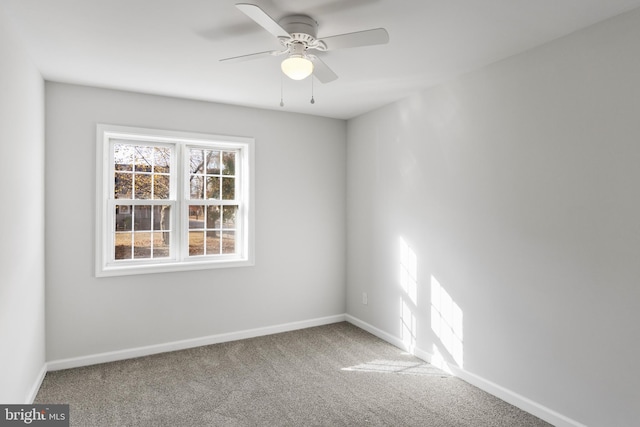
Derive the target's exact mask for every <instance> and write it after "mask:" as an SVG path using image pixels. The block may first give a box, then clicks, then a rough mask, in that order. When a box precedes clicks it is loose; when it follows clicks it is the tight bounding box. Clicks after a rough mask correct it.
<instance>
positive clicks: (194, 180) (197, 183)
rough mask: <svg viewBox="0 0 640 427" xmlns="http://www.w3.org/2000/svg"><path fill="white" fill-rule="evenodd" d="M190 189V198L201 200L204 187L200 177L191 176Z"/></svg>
mask: <svg viewBox="0 0 640 427" xmlns="http://www.w3.org/2000/svg"><path fill="white" fill-rule="evenodd" d="M189 186H190V187H191V191H190V193H191V198H192V199H202V196H203V194H204V188H203V187H204V185H203V180H202V177H201V176H196V175H191V182H190V185H189Z"/></svg>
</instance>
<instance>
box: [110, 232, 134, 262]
mask: <svg viewBox="0 0 640 427" xmlns="http://www.w3.org/2000/svg"><path fill="white" fill-rule="evenodd" d="M131 234H132V233H116V235H115V242H114V245H115V248H114V249H115V259H131V238H132V236H131Z"/></svg>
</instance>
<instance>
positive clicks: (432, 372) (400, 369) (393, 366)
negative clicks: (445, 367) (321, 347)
mask: <svg viewBox="0 0 640 427" xmlns="http://www.w3.org/2000/svg"><path fill="white" fill-rule="evenodd" d="M342 370H343V371H354V372H377V373H381V374H401V375H428V376H437V377H448V376H449V374H447V373H446V372H444V371H442V370H440V369H438V368H436V367H435V366H433V365H430V364H429V363H423V362H409V361H402V360H374V361H371V362H367V363H362V364H360V365H355V366H350V367H348V368H342Z"/></svg>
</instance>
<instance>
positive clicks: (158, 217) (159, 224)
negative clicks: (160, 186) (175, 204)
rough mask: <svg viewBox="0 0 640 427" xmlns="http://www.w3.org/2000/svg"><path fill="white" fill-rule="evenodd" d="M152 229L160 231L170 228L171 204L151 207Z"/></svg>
mask: <svg viewBox="0 0 640 427" xmlns="http://www.w3.org/2000/svg"><path fill="white" fill-rule="evenodd" d="M153 229H154V230H161V231H170V230H171V206H170V205H164V206H154V207H153Z"/></svg>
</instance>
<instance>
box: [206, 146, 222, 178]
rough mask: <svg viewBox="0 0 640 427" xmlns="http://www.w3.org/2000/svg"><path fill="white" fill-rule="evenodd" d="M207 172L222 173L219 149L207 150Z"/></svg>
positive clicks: (210, 173)
mask: <svg viewBox="0 0 640 427" xmlns="http://www.w3.org/2000/svg"><path fill="white" fill-rule="evenodd" d="M207 174H209V175H220V152H219V151H207Z"/></svg>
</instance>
